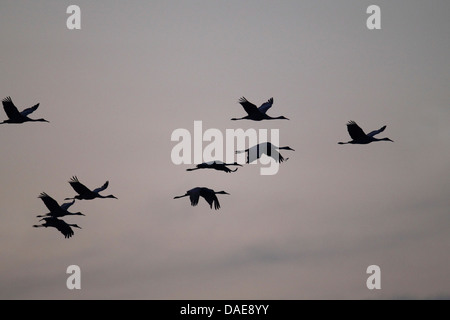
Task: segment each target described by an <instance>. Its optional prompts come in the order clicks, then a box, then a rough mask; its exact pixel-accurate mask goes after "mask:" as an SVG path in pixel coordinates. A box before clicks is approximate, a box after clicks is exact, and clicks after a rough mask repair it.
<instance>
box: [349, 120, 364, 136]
mask: <svg viewBox="0 0 450 320" xmlns="http://www.w3.org/2000/svg"><path fill="white" fill-rule="evenodd" d="M347 130H348V133H349V135H350V137H351V138H352V139H353V140H358V139H361V138H364V137H365V136H366V134H365V133H364V131H363V129H361V128H360V127H359V126H358V125H357V124H356V122H355V121H349V122H348V123H347Z"/></svg>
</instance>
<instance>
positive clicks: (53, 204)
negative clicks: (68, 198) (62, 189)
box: [37, 192, 84, 220]
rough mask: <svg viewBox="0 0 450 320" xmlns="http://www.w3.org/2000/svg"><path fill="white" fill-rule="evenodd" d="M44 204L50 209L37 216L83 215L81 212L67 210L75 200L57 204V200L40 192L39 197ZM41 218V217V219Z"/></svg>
mask: <svg viewBox="0 0 450 320" xmlns="http://www.w3.org/2000/svg"><path fill="white" fill-rule="evenodd" d="M38 198H40V199H41V200H42V201H43V202H44V204H45V206H46V207H47V208H48V210H50V212H49V213H47V214H44V215H39V216H37V217H39V218H41V217H54V218H60V217H64V216H84V214H82V213H81V212H69V211H68V209H69V207H70V206H71V205H73V204H74V203H75V200H73V201H72V202H67V203H63V204H62V205H59V204H58V202H57V201H56V200H55V199H53V198H52V197H50V196H49V195H48V194H46V193H45V192H42V193H41V194H40V195H39V197H38ZM41 220H42V219H41Z"/></svg>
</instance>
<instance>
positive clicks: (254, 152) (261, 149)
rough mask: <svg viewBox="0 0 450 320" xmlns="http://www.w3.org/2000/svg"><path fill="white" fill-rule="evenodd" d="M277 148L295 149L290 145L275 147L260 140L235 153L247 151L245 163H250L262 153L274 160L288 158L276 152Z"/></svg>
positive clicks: (279, 160) (281, 160)
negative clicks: (258, 142)
mask: <svg viewBox="0 0 450 320" xmlns="http://www.w3.org/2000/svg"><path fill="white" fill-rule="evenodd" d="M278 150H291V151H295V150H294V149H292V148H291V147H288V146H286V147H277V146H275V145H273V144H272V143H270V142H262V143H260V144H257V145H255V146H253V147H251V148H248V149H245V150H240V151H236V153H244V152H247V153H248V154H247V163H251V162H253V161H255V160H257V159H259V158H260V157H261V156H262V155H263V154H265V155H267V156H269V157H272V158H273V159H274V160H275V161H276V162H283V161H287V160H288V159H289V158H286V159H284V158H283V156H282V155H281V154H280V153H279V152H278Z"/></svg>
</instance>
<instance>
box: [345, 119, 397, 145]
mask: <svg viewBox="0 0 450 320" xmlns="http://www.w3.org/2000/svg"><path fill="white" fill-rule="evenodd" d="M384 129H386V126H383V127H381V128H380V129H378V130H374V131H372V132H369V133H368V134H366V133H365V132H364V131H363V129H361V128H360V126H358V125H357V124H356V122H355V121H349V122H348V123H347V130H348V133H349V134H350V137H351V138H352V140H351V141H348V142H338V144H368V143H371V142H375V141H391V142H394V141H392V140H391V139H389V138H381V139H377V138H375V137H374V136H375V135H377V134H379V133H380V132H383V131H384Z"/></svg>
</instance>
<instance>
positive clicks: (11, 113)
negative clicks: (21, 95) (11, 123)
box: [2, 97, 21, 119]
mask: <svg viewBox="0 0 450 320" xmlns="http://www.w3.org/2000/svg"><path fill="white" fill-rule="evenodd" d="M2 103H3V109H5V113H6V115H7V116H8V118H10V119H14V118H21V115H20V112H19V110H17V107H16V106H15V105H14V103H13V102H12V100H11V97H6V98H5V99H3V100H2Z"/></svg>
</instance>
